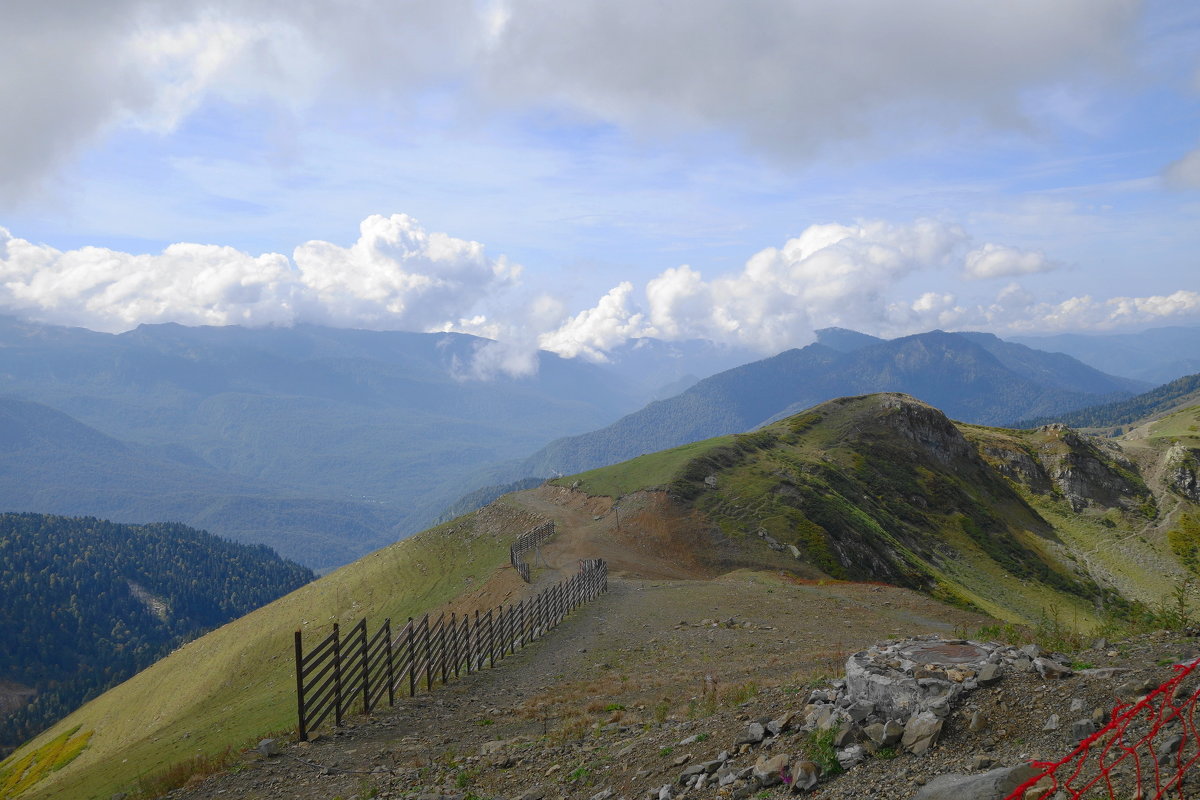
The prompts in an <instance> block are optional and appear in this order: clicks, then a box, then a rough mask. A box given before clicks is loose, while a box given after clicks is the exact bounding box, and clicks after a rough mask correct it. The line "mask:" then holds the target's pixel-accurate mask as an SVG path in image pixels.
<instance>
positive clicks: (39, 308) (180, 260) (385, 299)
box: [0, 214, 520, 331]
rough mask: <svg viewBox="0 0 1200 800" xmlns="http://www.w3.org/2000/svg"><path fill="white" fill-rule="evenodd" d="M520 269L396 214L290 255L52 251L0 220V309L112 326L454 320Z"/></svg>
mask: <svg viewBox="0 0 1200 800" xmlns="http://www.w3.org/2000/svg"><path fill="white" fill-rule="evenodd" d="M519 275H520V268H519V267H518V266H517V265H514V264H510V263H509V262H508V261H507V260H506V259H505V258H504V257H503V256H501V257H499V258H491V257H489V256H488V255H487V254H486V253H485V252H484V248H483V245H481V244H479V243H478V242H471V241H466V240H463V239H457V238H454V237H452V236H448V235H446V234H444V233H430V232H427V231H425V230H424V229H423V228H422V227H421V226H420V225H419V224H418V223H417V222H416V221H415V220H414V219H412V218H411V217H409V216H406V215H404V214H397V215H394V216H391V217H383V216H371V217H368V218H367V219H366V220H364V221H363V223H362V225H361V226H360V235H359V238H358V240H357V241H356V242H355V243H354V244H352V245H351V246H350V247H341V246H339V245H336V244H332V243H330V242H319V241H312V242H308V243H306V244H303V245H301V246H300V247H297V248H296V250H295V252H294V253H293V257H292V258H291V259H289V258H288V257H287V256H284V255H281V254H278V253H268V254H265V255H260V256H252V255H249V254H247V253H243V252H241V251H239V250H236V249H234V248H230V247H218V246H213V245H200V244H174V245H171V246H170V247H168V248H166V249H165V250H163V251H162V252H161V253H158V254H154V255H136V254H130V253H123V252H120V251H116V250H109V249H105V248H98V247H84V248H81V249H78V250H70V251H66V252H63V251H59V250H56V249H54V248H52V247H48V246H46V245H38V244H34V243H32V242H28V241H25V240H23V239H19V238H14V237H13V236H12V235H11V234H9V233H8V231H5V230H3V229H0V309H4V310H5V311H6V312H9V313H16V314H20V315H22V316H26V317H30V318H33V319H37V320H41V321H46V322H54V323H59V324H69V325H80V326H83V327H88V328H92V329H95V330H104V331H121V330H127V329H129V328H132V327H134V326H136V325H138V324H140V323H143V322H179V323H184V324H191V325H231V324H241V325H250V326H256V325H287V324H292V323H294V322H301V321H303V322H316V323H321V324H328V325H335V326H347V327H361V328H379V329H407V330H431V329H435V328H437V327H438V326H439V325H440V324H443V323H444V321H445V320H447V319H459V318H462V317H463V316H464V315H466V314H468V313H470V311H471V310H472V308H473V307H474V306H475V305H476V304H477V303H478V302H479V301H480V300H481V299H482V298H484V297H485V296H487V295H488V294H489V293H490V292H494V291H500V290H503V289H505V288H507V287H510V286H513V285H515V284H516V282H517V280H518V277H519Z"/></svg>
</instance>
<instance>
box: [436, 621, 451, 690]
mask: <svg viewBox="0 0 1200 800" xmlns="http://www.w3.org/2000/svg"><path fill="white" fill-rule="evenodd" d="M438 639H440V640H441V646H440V647H438V661H440V662H442V685H443V686H445V685H446V683H447V682H448V681H449V679H450V661H449V653H448V652H447V647H446V614H445V612H442V613H441V614H438Z"/></svg>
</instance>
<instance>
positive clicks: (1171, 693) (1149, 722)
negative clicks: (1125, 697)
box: [1006, 659, 1200, 800]
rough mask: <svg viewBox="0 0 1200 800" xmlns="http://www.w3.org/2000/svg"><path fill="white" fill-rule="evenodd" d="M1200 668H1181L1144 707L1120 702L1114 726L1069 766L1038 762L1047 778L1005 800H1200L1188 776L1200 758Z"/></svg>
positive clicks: (1198, 783) (1198, 782) (1083, 745)
mask: <svg viewBox="0 0 1200 800" xmlns="http://www.w3.org/2000/svg"><path fill="white" fill-rule="evenodd" d="M1197 666H1200V659H1197V660H1195V661H1192V662H1191V663H1188V664H1177V665H1175V676H1174V677H1173V678H1171V679H1170V680H1169V681H1167V682H1166V683H1164V684H1162V685H1161V686H1159V687H1158V688H1157V689H1155V690H1154V691H1152V692H1150V693H1149V694H1147V695H1146V696H1145V697H1143V698H1142V699H1141V700H1139V701H1138V702H1137V703H1135V704H1133V705H1128V704H1117V705H1116V706H1115V707H1114V708H1113V711H1112V716H1111V721H1110V722H1109V723H1108V725H1106V726H1105V727H1104V728H1102V729H1101V730H1099V731H1097V732H1096V733H1093V734H1092V735H1090V736H1088V737H1087V738H1085V739H1083V741H1081V742H1080V743H1079V746H1078V747H1076V748H1075V750H1074V751H1072V752H1071V754H1070V755H1068V756H1067V757H1066V758H1064V759H1063V760H1061V761H1056V762H1042V761H1035V762H1034V763H1033V766H1034V767H1035V768H1037V769H1039V770H1041V773H1040V774H1039V775H1037V776H1035V777H1033V778H1030V779H1029V780H1027V781H1026V782H1025V783H1023V784H1021V786H1020V787H1018V788H1017V789H1016V791H1014V792H1013V793H1012V794H1010V795H1009V796H1008V798H1006V800H1062V799H1064V798H1070V800H1076V798H1080V799H1081V800H1093V798H1095V799H1096V800H1099V798H1109V800H1155V798H1187V797H1191V798H1197V797H1200V778H1197V777H1192V778H1191V780H1190V781H1189V780H1188V777H1189V776H1188V771H1189V770H1190V769H1191V767H1192V765H1193V764H1195V763H1196V761H1197V760H1200V744H1198V741H1200V740H1198V738H1197V732H1196V723H1195V713H1196V703H1197V700H1200V671H1197ZM1193 673H1195V674H1193ZM1185 783H1186V784H1187V785H1186V786H1185Z"/></svg>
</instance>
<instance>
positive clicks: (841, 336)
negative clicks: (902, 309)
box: [815, 328, 887, 353]
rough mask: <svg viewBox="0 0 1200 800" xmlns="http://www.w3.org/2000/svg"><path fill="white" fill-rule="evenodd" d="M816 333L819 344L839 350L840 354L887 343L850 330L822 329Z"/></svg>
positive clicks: (875, 337) (876, 337)
mask: <svg viewBox="0 0 1200 800" xmlns="http://www.w3.org/2000/svg"><path fill="white" fill-rule="evenodd" d="M815 333H816V334H817V342H819V343H820V344H823V345H825V346H826V347H828V348H830V349H832V350H837V351H838V352H839V353H853V352H854V351H855V350H861V349H862V348H864V347H870V346H871V345H873V344H879V343H880V342H884V341H887V340H886V339H880V338H879V337H878V336H871V335H869V334H866V333H859V332H858V331H852V330H850V329H849V328H821V329H820V330H818V331H815Z"/></svg>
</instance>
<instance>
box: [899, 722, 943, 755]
mask: <svg viewBox="0 0 1200 800" xmlns="http://www.w3.org/2000/svg"><path fill="white" fill-rule="evenodd" d="M941 732H942V720H941V718H939V717H938V716H937V715H936V714H934V713H933V712H932V711H922V712H921V713H920V714H913V716H912V717H911V718H909V720H908V724H906V725H905V726H904V735H903V736H902V737H901V738H900V743H901V744H902V745H903V746H904V749H905V750H907V751H908V752H910V753H913V754H916V755H920V754H921V753H924V752H925V751H926V750H928V749H929V748H930V747H932V746H933V745H934V743H935V742H937V739H938V736H939V735H940V734H941Z"/></svg>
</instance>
